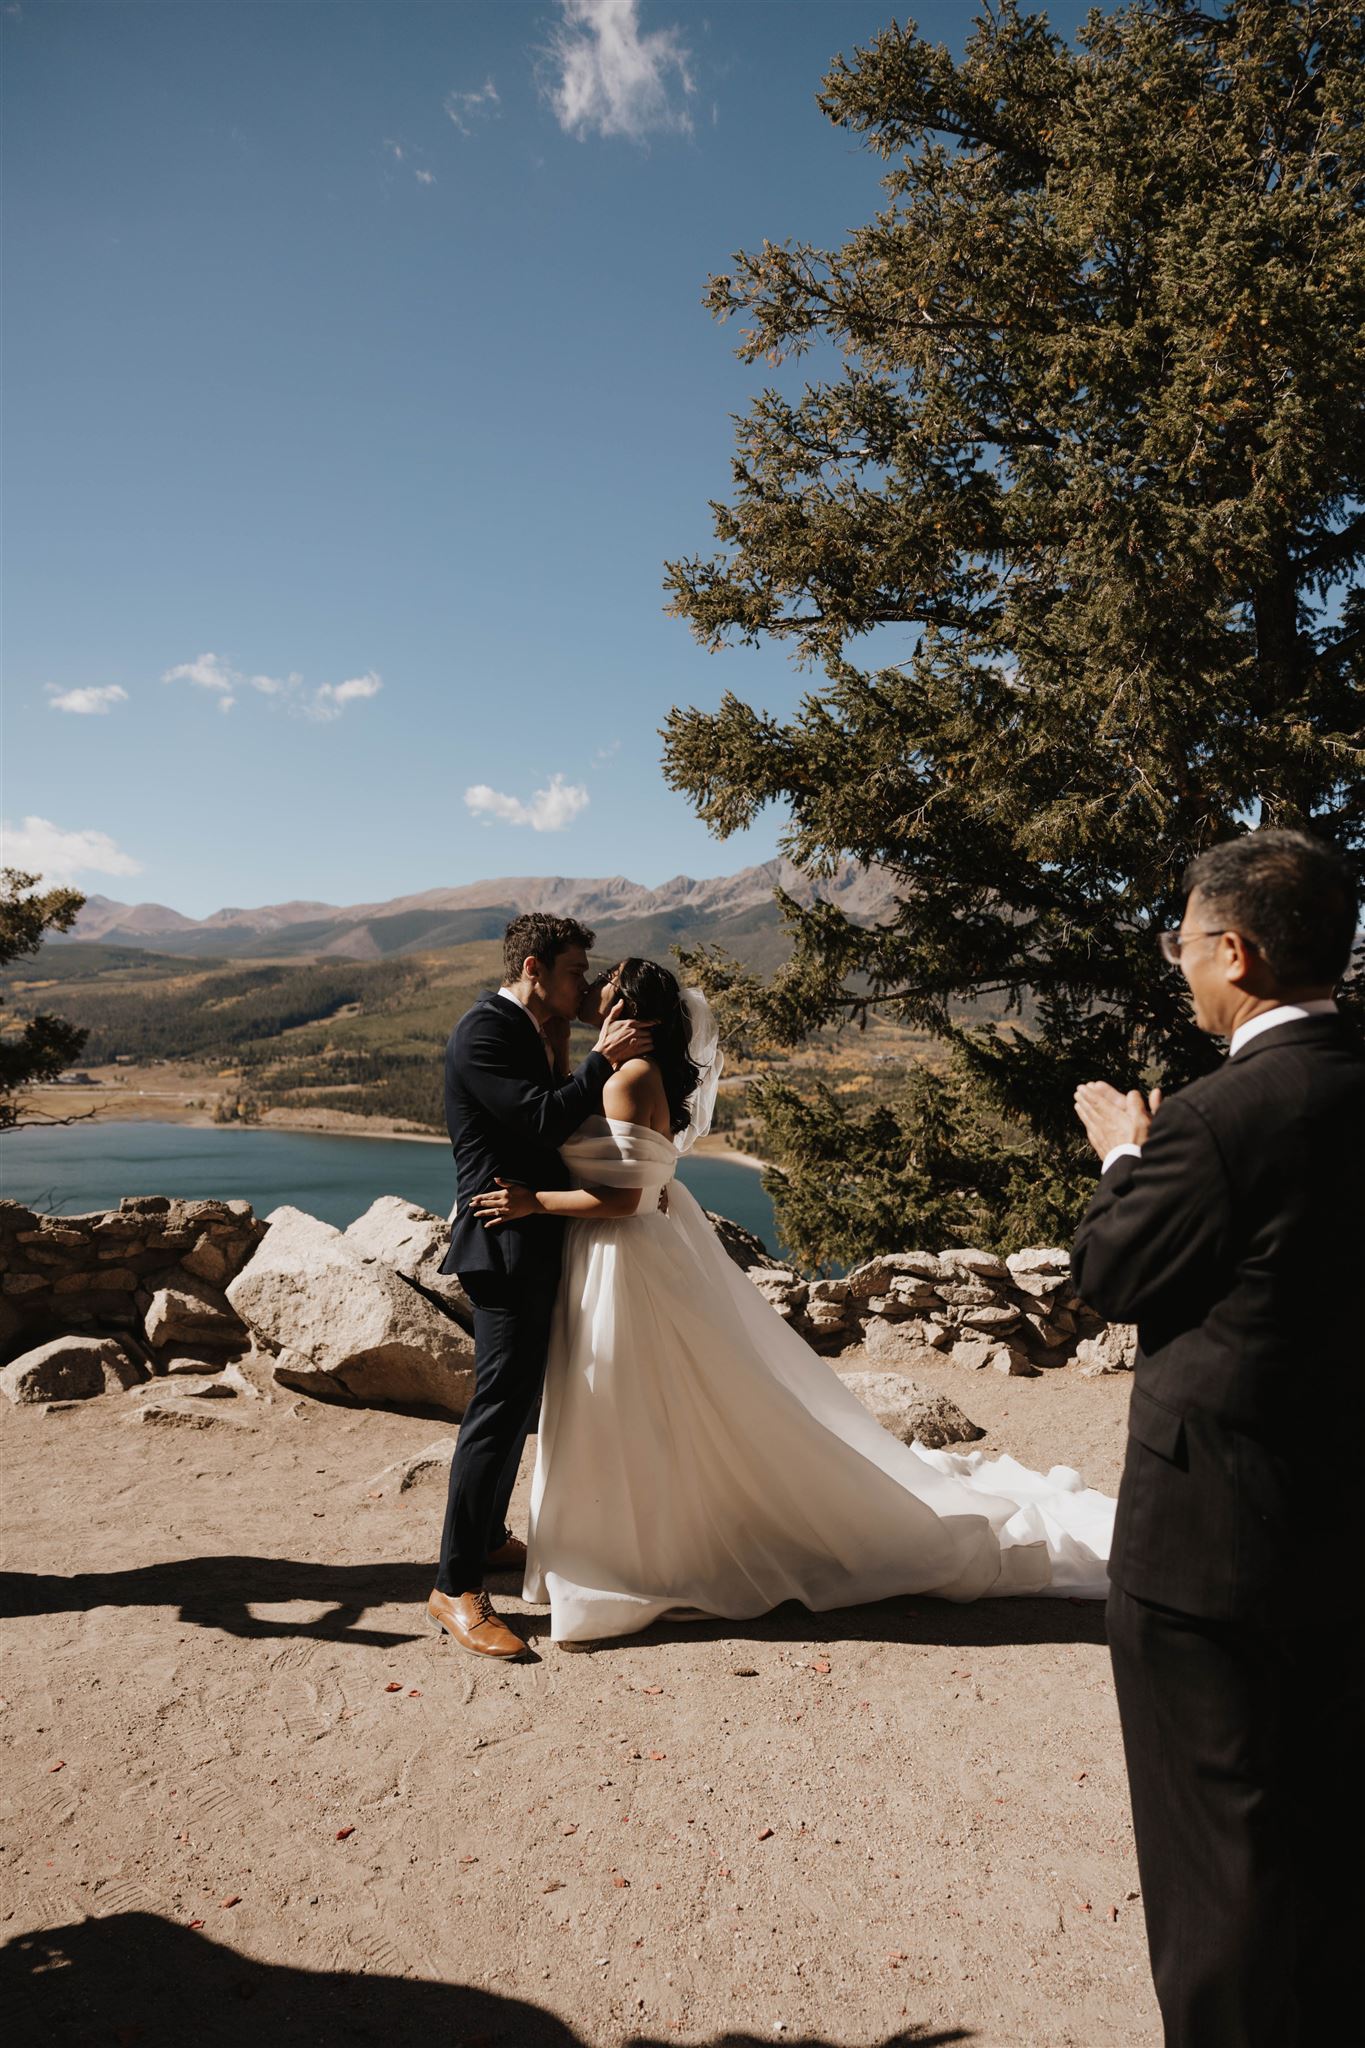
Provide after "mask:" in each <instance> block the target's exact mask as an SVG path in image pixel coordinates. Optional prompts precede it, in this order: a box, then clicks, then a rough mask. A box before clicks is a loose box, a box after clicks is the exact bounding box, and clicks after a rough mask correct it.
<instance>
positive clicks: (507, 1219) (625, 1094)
mask: <svg viewBox="0 0 1365 2048" xmlns="http://www.w3.org/2000/svg"><path fill="white" fill-rule="evenodd" d="M659 1085H660V1084H659V1078H658V1075H657V1074H656V1072H655V1070H654V1069H653V1067H652V1066H651V1065H650V1063H649V1061H648V1060H627V1061H626V1063H625V1065H624V1066H623V1067H622V1068H621V1069H620V1071H619V1072H617V1073H615V1074H613V1075H612V1077H611V1079H610V1080H609V1081H608V1082H607V1085H606V1087H605V1089H604V1090H603V1092H602V1106H603V1108H604V1109H605V1111H606V1113H607V1115H608V1116H614V1117H616V1118H618V1119H619V1120H620V1121H621V1122H622V1123H639V1124H648V1123H649V1122H650V1120H651V1118H652V1117H653V1114H654V1109H655V1105H656V1100H657V1096H658V1091H659ZM643 1192H644V1190H643V1189H642V1188H544V1189H542V1190H540V1191H539V1192H538V1193H537V1192H536V1191H535V1190H534V1189H531V1188H522V1187H514V1186H513V1185H511V1183H509V1182H507V1181H503V1180H500V1181H499V1182H498V1184H497V1188H496V1189H490V1190H489V1191H488V1193H487V1194H483V1195H475V1196H474V1198H473V1200H472V1201H471V1202H470V1204H469V1206H470V1208H471V1209H473V1210H474V1211H475V1212H476V1213H477V1215H478V1216H479V1218H480V1221H481V1222H482V1223H483V1226H484V1228H485V1230H493V1229H495V1228H496V1227H497V1225H498V1224H499V1223H513V1222H515V1221H516V1220H517V1219H518V1218H519V1217H522V1216H562V1217H566V1218H572V1219H573V1220H575V1221H577V1222H580V1223H592V1222H597V1223H605V1222H607V1221H609V1220H610V1219H613V1218H615V1217H620V1216H633V1215H634V1214H635V1212H636V1210H637V1209H638V1208H639V1206H640V1197H641V1195H642V1194H643Z"/></svg>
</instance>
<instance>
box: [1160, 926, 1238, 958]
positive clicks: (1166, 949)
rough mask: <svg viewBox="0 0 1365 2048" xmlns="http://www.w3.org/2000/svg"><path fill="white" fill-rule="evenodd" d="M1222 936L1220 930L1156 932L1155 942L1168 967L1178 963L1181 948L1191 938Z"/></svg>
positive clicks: (1218, 937) (1219, 937) (1215, 937)
mask: <svg viewBox="0 0 1365 2048" xmlns="http://www.w3.org/2000/svg"><path fill="white" fill-rule="evenodd" d="M1222 936H1223V934H1222V932H1221V931H1216V932H1158V934H1157V944H1158V945H1159V946H1160V948H1161V957H1162V959H1163V960H1164V961H1165V962H1166V965H1167V966H1168V967H1178V966H1179V965H1180V954H1181V950H1182V948H1183V947H1185V946H1188V945H1189V943H1190V940H1191V939H1221V938H1222Z"/></svg>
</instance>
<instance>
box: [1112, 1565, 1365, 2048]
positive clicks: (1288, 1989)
mask: <svg viewBox="0 0 1365 2048" xmlns="http://www.w3.org/2000/svg"><path fill="white" fill-rule="evenodd" d="M1305 1597H1307V1595H1305ZM1282 1608H1283V1603H1282V1602H1281V1601H1267V1603H1266V1608H1265V1610H1264V1611H1263V1612H1262V1613H1260V1614H1258V1615H1257V1616H1256V1617H1255V1618H1253V1619H1248V1620H1245V1621H1216V1620H1209V1619H1206V1618H1204V1617H1202V1616H1199V1615H1193V1614H1183V1613H1178V1612H1176V1611H1175V1610H1174V1609H1172V1608H1167V1607H1158V1606H1154V1605H1152V1604H1151V1603H1150V1602H1148V1601H1145V1600H1139V1599H1136V1598H1135V1597H1134V1596H1133V1595H1132V1594H1130V1593H1125V1592H1124V1591H1123V1590H1122V1588H1120V1587H1119V1586H1117V1585H1115V1586H1111V1588H1110V1593H1109V1605H1108V1610H1107V1619H1108V1633H1109V1648H1110V1654H1111V1656H1112V1658H1113V1665H1114V1686H1115V1691H1116V1693H1117V1696H1118V1706H1119V1717H1120V1720H1121V1722H1122V1726H1123V1741H1124V1750H1125V1753H1126V1757H1127V1764H1128V1777H1129V1782H1130V1787H1131V1792H1132V1802H1133V1828H1134V1833H1135V1835H1136V1838H1137V1857H1138V1871H1139V1874H1140V1877H1141V1880H1142V1903H1143V1910H1144V1912H1145V1914H1146V1918H1147V1940H1148V1946H1149V1948H1150V1951H1151V1959H1152V1976H1153V1980H1154V1982H1155V1984H1156V1992H1157V1998H1158V2001H1159V2003H1160V2006H1161V2015H1162V2019H1163V2021H1164V2022H1165V2042H1166V2048H1319V2044H1324V2048H1325V2044H1328V2043H1331V2042H1334V2041H1339V2040H1345V2039H1346V2038H1347V2037H1348V2034H1349V2032H1350V2030H1351V2028H1352V2027H1353V2026H1354V2024H1355V2021H1349V2022H1345V2023H1343V2021H1342V2018H1341V2015H1342V2014H1343V2013H1350V2012H1352V2011H1353V2010H1354V2009H1356V2008H1357V2007H1358V2005H1359V1989H1358V1978H1359V1962H1358V1955H1359V1944H1360V1930H1361V1927H1362V1926H1365V1913H1362V1901H1361V1878H1360V1871H1361V1854H1360V1836H1359V1825H1360V1821H1361V1818H1362V1804H1363V1803H1365V1799H1363V1794H1362V1768H1361V1734H1360V1730H1361V1727H1362V1724H1363V1722H1365V1705H1363V1703H1362V1683H1361V1667H1362V1643H1361V1615H1360V1611H1359V1601H1358V1600H1349V1599H1345V1600H1341V1601H1338V1602H1335V1603H1333V1605H1332V1606H1331V1608H1329V1609H1327V1610H1326V1611H1322V1612H1320V1616H1319V1619H1318V1620H1317V1621H1316V1622H1310V1621H1306V1619H1305V1618H1304V1617H1302V1616H1300V1615H1295V1614H1286V1613H1284V1612H1283V1611H1282ZM1343 1852H1344V1860H1343ZM1357 2018H1358V2013H1357ZM1343 2024H1345V2025H1346V2029H1347V2031H1346V2032H1343V2031H1341V2029H1342V2027H1343Z"/></svg>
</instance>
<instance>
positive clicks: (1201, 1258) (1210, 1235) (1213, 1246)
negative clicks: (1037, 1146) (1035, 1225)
mask: <svg viewBox="0 0 1365 2048" xmlns="http://www.w3.org/2000/svg"><path fill="white" fill-rule="evenodd" d="M1232 1193H1233V1191H1232V1185H1231V1181H1230V1179H1229V1176H1228V1171H1227V1166H1226V1163H1225V1161H1224V1159H1223V1155H1222V1153H1221V1152H1220V1150H1219V1148H1218V1144H1217V1141H1216V1139H1215V1138H1214V1135H1213V1132H1212V1131H1211V1130H1210V1129H1209V1126H1208V1124H1207V1123H1206V1122H1205V1120H1204V1118H1203V1116H1202V1115H1201V1114H1200V1112H1199V1111H1198V1110H1197V1109H1194V1108H1190V1107H1188V1106H1186V1105H1185V1104H1184V1103H1182V1102H1181V1101H1180V1099H1179V1097H1177V1098H1176V1099H1175V1100H1174V1101H1172V1102H1168V1103H1164V1104H1163V1105H1162V1107H1161V1109H1160V1111H1159V1112H1158V1114H1157V1115H1156V1117H1155V1118H1154V1119H1153V1122H1152V1128H1151V1130H1150V1131H1149V1133H1148V1135H1147V1141H1146V1143H1145V1144H1144V1146H1143V1148H1142V1156H1141V1158H1139V1159H1134V1158H1132V1157H1131V1156H1130V1157H1126V1158H1123V1159H1119V1160H1117V1161H1116V1162H1115V1164H1114V1165H1113V1166H1111V1167H1110V1169H1109V1171H1108V1173H1106V1174H1102V1175H1101V1177H1100V1184H1099V1187H1098V1188H1097V1189H1096V1191H1095V1194H1094V1197H1093V1199H1092V1200H1091V1203H1090V1207H1089V1208H1088V1209H1087V1210H1086V1213H1085V1216H1084V1219H1083V1220H1082V1223H1081V1227H1080V1230H1079V1231H1078V1232H1077V1235H1076V1242H1075V1244H1074V1245H1073V1246H1072V1250H1071V1276H1072V1279H1073V1280H1074V1282H1075V1285H1076V1292H1077V1293H1078V1294H1079V1295H1080V1297H1081V1299H1082V1301H1085V1302H1088V1303H1089V1305H1090V1307H1091V1308H1093V1309H1095V1310H1096V1311H1097V1312H1098V1313H1099V1314H1100V1315H1102V1316H1104V1317H1105V1318H1106V1319H1107V1320H1108V1321H1110V1322H1114V1323H1136V1322H1139V1321H1142V1320H1144V1319H1145V1318H1147V1317H1154V1318H1160V1317H1161V1316H1162V1315H1163V1314H1164V1313H1165V1312H1167V1311H1176V1310H1177V1309H1178V1307H1179V1305H1180V1304H1181V1303H1182V1302H1183V1301H1188V1299H1189V1294H1190V1289H1191V1286H1192V1285H1194V1286H1196V1287H1197V1286H1200V1285H1203V1284H1207V1281H1208V1279H1209V1277H1210V1275H1211V1274H1212V1273H1214V1272H1216V1271H1217V1269H1218V1267H1219V1265H1220V1264H1221V1263H1222V1261H1223V1259H1224V1258H1225V1257H1226V1255H1227V1249H1228V1245H1229V1241H1230V1235H1231V1226H1232Z"/></svg>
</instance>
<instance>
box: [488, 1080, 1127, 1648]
mask: <svg viewBox="0 0 1365 2048" xmlns="http://www.w3.org/2000/svg"><path fill="white" fill-rule="evenodd" d="M564 1158H565V1160H566V1161H567V1163H568V1165H569V1168H570V1171H571V1172H572V1174H573V1177H574V1180H575V1182H576V1184H577V1185H579V1186H587V1187H612V1188H620V1187H638V1188H640V1189H641V1190H642V1194H641V1201H640V1207H639V1210H638V1212H637V1213H636V1214H635V1215H633V1216H630V1217H627V1218H624V1219H621V1220H616V1221H609V1222H594V1223H571V1224H570V1225H569V1227H568V1231H567V1235H566V1240H565V1246H564V1267H563V1279H562V1282H561V1285H560V1291H559V1299H558V1304H557V1307H556V1312H555V1322H554V1328H553V1332H552V1335H551V1340H550V1350H549V1358H548V1364H547V1370H546V1381H545V1397H544V1405H543V1410H542V1414H541V1421H540V1432H539V1438H538V1443H537V1452H536V1467H535V1479H534V1483H533V1489H532V1499H531V1515H530V1528H529V1534H528V1557H527V1567H526V1580H525V1588H524V1592H525V1597H526V1598H527V1599H528V1600H530V1601H534V1602H538V1603H542V1604H543V1603H545V1602H547V1601H548V1603H549V1606H550V1609H551V1634H552V1637H553V1639H554V1640H555V1641H558V1642H582V1641H587V1640H593V1639H596V1638H599V1637H606V1636H620V1635H626V1634H629V1633H632V1632H633V1631H635V1630H638V1629H642V1628H646V1627H647V1626H648V1625H649V1624H650V1623H651V1622H652V1621H654V1620H656V1619H657V1618H658V1617H659V1616H660V1615H663V1614H666V1613H668V1612H669V1611H670V1610H674V1609H692V1610H700V1611H701V1612H702V1613H704V1614H709V1615H716V1616H718V1617H725V1618H727V1619H730V1620H735V1621H741V1620H746V1619H749V1618H752V1617H753V1616H756V1615H760V1614H765V1613H767V1612H768V1610H769V1609H771V1608H773V1607H776V1606H778V1605H779V1604H780V1603H781V1602H782V1601H784V1600H800V1601H802V1602H803V1603H804V1604H805V1605H806V1606H807V1607H809V1608H812V1609H814V1610H817V1611H820V1610H825V1609H828V1608H833V1607H849V1606H853V1605H856V1604H858V1603H861V1602H863V1601H868V1600H884V1599H887V1598H890V1597H892V1596H894V1595H898V1594H910V1593H924V1594H935V1595H938V1596H940V1597H942V1598H944V1599H948V1600H975V1599H979V1598H981V1597H983V1596H985V1595H999V1594H1020V1593H1033V1594H1038V1593H1045V1594H1063V1595H1069V1596H1071V1597H1077V1596H1081V1597H1087V1598H1093V1599H1100V1598H1102V1597H1103V1596H1104V1594H1105V1592H1106V1590H1107V1578H1106V1571H1105V1560H1106V1558H1107V1556H1108V1552H1109V1538H1110V1532H1111V1529H1112V1525H1113V1517H1114V1503H1113V1501H1112V1500H1110V1499H1109V1498H1108V1497H1107V1496H1106V1495H1103V1494H1100V1493H1096V1492H1093V1491H1090V1490H1087V1489H1086V1488H1085V1487H1084V1486H1083V1485H1082V1482H1081V1480H1080V1478H1079V1476H1078V1475H1077V1474H1076V1473H1075V1472H1072V1471H1070V1470H1069V1469H1068V1468H1067V1467H1065V1466H1055V1467H1054V1468H1053V1470H1052V1471H1051V1472H1050V1473H1048V1474H1047V1475H1046V1477H1044V1476H1042V1475H1040V1474H1038V1473H1035V1472H1030V1471H1029V1470H1027V1468H1026V1467H1024V1466H1022V1465H1019V1464H1017V1463H1016V1462H1015V1461H1014V1459H1012V1458H1008V1457H1002V1458H995V1459H990V1460H987V1459H985V1458H983V1457H982V1456H981V1454H980V1453H979V1452H973V1453H970V1454H969V1455H967V1456H956V1455H953V1454H952V1453H948V1452H942V1451H928V1450H923V1449H920V1448H918V1447H914V1446H906V1445H905V1444H902V1443H900V1442H898V1440H897V1439H896V1438H895V1437H893V1436H891V1435H890V1434H889V1433H888V1432H887V1431H886V1430H884V1429H883V1428H882V1427H881V1425H880V1424H879V1423H878V1422H876V1421H875V1420H874V1418H873V1417H872V1416H871V1415H870V1414H869V1413H868V1411H867V1410H866V1409H865V1408H864V1407H863V1406H862V1404H861V1402H859V1401H858V1400H856V1399H855V1397H854V1396H853V1395H852V1394H850V1393H849V1391H848V1390H847V1388H846V1387H845V1386H844V1385H843V1383H842V1381H841V1380H840V1379H839V1377H838V1375H837V1374H836V1373H835V1372H834V1371H833V1370H832V1369H831V1367H830V1366H829V1365H828V1364H827V1363H826V1362H825V1360H824V1359H822V1358H819V1357H817V1356H816V1354H815V1353H814V1352H813V1351H811V1350H810V1349H809V1347H808V1346H807V1345H806V1344H804V1343H803V1342H802V1341H801V1339H800V1338H799V1337H798V1336H797V1335H796V1333H795V1331H793V1330H792V1329H790V1328H789V1327H788V1325H787V1324H786V1323H784V1322H783V1321H782V1319H781V1318H780V1317H779V1316H778V1315H777V1314H776V1313H775V1312H774V1310H773V1309H771V1308H770V1307H769V1306H768V1304H767V1302H765V1301H764V1299H763V1297H762V1295H760V1294H759V1292H758V1290H757V1289H756V1288H755V1287H754V1286H753V1285H752V1283H751V1282H750V1281H749V1280H748V1279H746V1278H745V1276H744V1274H743V1273H742V1272H740V1270H739V1269H738V1268H737V1267H736V1266H735V1265H734V1263H733V1262H732V1260H731V1259H730V1257H729V1256H728V1254H727V1253H726V1252H725V1250H724V1248H723V1247H722V1245H721V1243H720V1241H719V1239H718V1238H717V1236H716V1234H715V1232H714V1230H713V1229H712V1227H711V1225H710V1223H709V1222H708V1221H707V1219H706V1215H705V1212H704V1211H703V1210H702V1209H701V1208H700V1207H699V1206H698V1204H697V1202H696V1201H695V1200H694V1198H693V1197H692V1195H690V1194H689V1193H688V1191H687V1189H686V1188H685V1187H683V1186H682V1185H681V1184H680V1183H678V1182H675V1181H674V1178H673V1176H674V1173H675V1170H676V1167H677V1163H678V1154H677V1150H676V1148H675V1146H674V1143H673V1141H672V1139H670V1138H667V1137H663V1136H661V1135H660V1134H659V1133H658V1132H656V1131H653V1130H650V1129H647V1128H646V1127H644V1126H642V1125H639V1124H631V1123H623V1122H621V1121H619V1120H617V1119H614V1118H607V1117H591V1118H589V1119H588V1121H587V1122H586V1123H585V1124H584V1125H583V1126H582V1128H581V1130H580V1131H579V1133H578V1134H577V1135H576V1136H575V1137H574V1138H573V1139H572V1140H571V1141H570V1142H569V1143H568V1144H567V1145H566V1146H565V1147H564ZM664 1187H667V1188H668V1207H667V1210H666V1212H665V1211H661V1210H660V1209H659V1207H658V1195H659V1191H660V1190H661V1189H663V1188H664Z"/></svg>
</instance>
